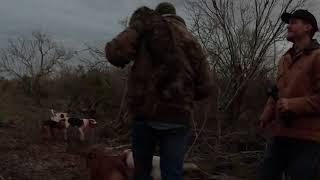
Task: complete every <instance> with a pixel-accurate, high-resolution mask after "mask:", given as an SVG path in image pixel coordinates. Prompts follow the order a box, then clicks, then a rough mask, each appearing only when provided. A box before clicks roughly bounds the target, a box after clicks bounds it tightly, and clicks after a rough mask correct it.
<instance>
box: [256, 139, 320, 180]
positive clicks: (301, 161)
mask: <svg viewBox="0 0 320 180" xmlns="http://www.w3.org/2000/svg"><path fill="white" fill-rule="evenodd" d="M319 160H320V143H317V142H314V141H307V140H299V139H293V138H288V137H274V138H273V140H272V141H271V143H270V144H269V145H268V147H267V150H266V155H265V158H264V160H263V161H262V163H261V167H260V169H259V171H258V180H280V177H281V174H282V173H284V172H285V173H286V174H287V175H289V176H290V178H291V179H290V180H317V179H316V178H317V177H316V176H317V170H318V166H319Z"/></svg>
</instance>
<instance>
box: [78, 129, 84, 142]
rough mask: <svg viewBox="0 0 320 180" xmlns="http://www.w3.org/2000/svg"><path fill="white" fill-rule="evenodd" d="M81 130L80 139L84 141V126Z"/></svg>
mask: <svg viewBox="0 0 320 180" xmlns="http://www.w3.org/2000/svg"><path fill="white" fill-rule="evenodd" d="M79 132H80V141H82V142H83V141H84V132H83V129H82V128H79Z"/></svg>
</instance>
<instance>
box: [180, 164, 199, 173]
mask: <svg viewBox="0 0 320 180" xmlns="http://www.w3.org/2000/svg"><path fill="white" fill-rule="evenodd" d="M199 170H200V168H199V167H198V166H197V165H196V164H194V163H191V162H186V163H183V171H185V172H190V171H199Z"/></svg>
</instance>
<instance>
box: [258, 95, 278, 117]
mask: <svg viewBox="0 0 320 180" xmlns="http://www.w3.org/2000/svg"><path fill="white" fill-rule="evenodd" d="M275 107H276V105H275V101H274V100H273V99H272V98H271V97H269V98H268V100H267V103H266V105H265V106H264V109H263V111H262V114H261V116H260V121H264V122H270V121H272V120H273V119H274V118H275Z"/></svg>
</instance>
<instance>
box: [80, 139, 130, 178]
mask: <svg viewBox="0 0 320 180" xmlns="http://www.w3.org/2000/svg"><path fill="white" fill-rule="evenodd" d="M86 158H87V167H88V168H89V174H90V180H127V179H128V178H129V172H128V169H127V167H126V165H125V157H124V156H122V155H112V154H111V152H110V151H108V150H106V149H105V148H103V147H102V146H99V145H95V146H93V147H91V148H90V149H89V150H88V153H87V157H86Z"/></svg>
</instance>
